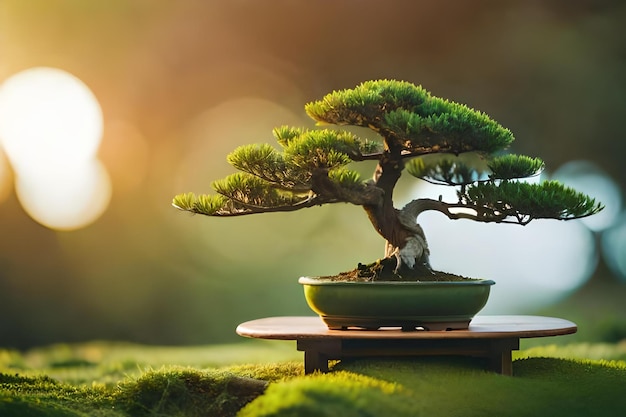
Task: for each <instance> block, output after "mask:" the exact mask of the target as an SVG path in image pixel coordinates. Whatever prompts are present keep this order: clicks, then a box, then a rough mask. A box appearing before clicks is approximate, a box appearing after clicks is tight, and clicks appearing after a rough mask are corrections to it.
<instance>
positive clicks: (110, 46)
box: [0, 0, 626, 349]
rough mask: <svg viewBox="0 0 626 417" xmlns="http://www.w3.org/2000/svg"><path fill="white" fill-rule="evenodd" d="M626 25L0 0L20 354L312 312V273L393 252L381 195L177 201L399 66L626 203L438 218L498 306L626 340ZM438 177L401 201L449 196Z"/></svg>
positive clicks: (226, 331)
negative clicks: (224, 214)
mask: <svg viewBox="0 0 626 417" xmlns="http://www.w3.org/2000/svg"><path fill="white" fill-rule="evenodd" d="M625 21H626V4H624V3H623V2H622V1H619V0H599V1H592V0H570V1H565V0H561V1H532V0H531V1H528V0H526V1H512V2H500V1H488V0H474V1H471V2H466V1H439V2H429V1H389V2H380V1H371V0H361V1H347V0H346V1H316V2H311V1H309V2H306V1H286V0H284V1H278V0H277V1H271V2H269V1H266V2H261V1H252V0H231V1H226V0H224V1H210V0H206V1H202V0H180V1H165V0H163V1H161V0H132V1H128V0H107V1H97V0H93V1H84V0H29V1H23V0H0V347H13V348H19V349H26V348H29V347H33V346H38V345H45V344H51V343H57V342H78V341H86V340H95V339H98V340H126V341H131V342H138V343H148V344H161V345H179V344H205V343H221V342H230V341H235V340H239V339H238V336H237V335H236V334H235V332H234V329H235V327H236V326H237V324H239V323H240V322H242V321H245V320H251V319H255V318H260V317H264V316H268V315H306V314H312V313H311V312H310V311H309V310H308V308H307V306H306V304H305V302H304V299H303V296H302V289H301V288H300V287H299V285H298V284H297V278H298V277H299V276H302V275H330V274H333V273H336V272H340V271H346V270H349V269H352V268H354V267H355V266H356V264H357V263H358V262H370V261H373V260H375V259H377V258H379V257H381V256H382V254H383V241H382V240H381V238H380V237H378V235H377V234H376V233H375V232H374V230H373V228H372V227H371V225H370V224H369V223H368V221H367V218H366V216H365V215H363V214H362V212H361V209H360V208H358V207H353V206H347V205H337V206H324V207H318V208H312V209H308V210H304V211H301V212H295V213H281V214H266V215H259V216H250V217H241V218H222V219H220V218H205V217H200V216H195V217H194V216H191V215H187V214H186V213H182V212H178V211H177V210H175V209H174V208H172V207H171V205H170V203H171V199H172V197H173V196H174V195H175V194H178V193H182V192H187V191H193V192H196V193H206V192H211V188H210V183H211V182H212V181H213V180H215V179H218V178H221V177H224V176H225V175H228V174H230V173H232V172H233V171H234V169H233V168H231V167H230V166H229V165H228V164H227V163H226V155H227V154H228V153H229V152H230V151H232V150H233V149H234V148H235V147H237V146H239V145H242V144H247V143H264V142H267V143H273V138H272V134H271V129H272V128H273V127H275V126H280V125H283V124H289V125H297V126H306V127H312V126H313V123H312V122H311V121H310V120H308V118H307V116H306V114H305V113H304V110H303V106H304V104H305V103H307V102H308V101H312V100H316V99H319V98H321V97H322V96H323V95H324V94H326V93H328V92H330V91H332V90H334V89H342V88H351V87H354V86H356V85H357V84H358V83H360V82H361V81H365V80H369V79H377V78H394V79H400V80H406V81H410V82H413V83H416V84H421V85H423V86H424V87H425V88H426V89H428V90H430V91H431V92H432V93H433V94H434V95H437V96H442V97H445V98H449V99H451V100H454V101H458V102H462V103H465V104H468V105H469V106H470V107H474V108H476V109H479V110H482V111H484V112H486V113H487V114H489V115H491V116H492V117H493V118H494V119H496V120H498V121H499V122H500V123H501V124H503V125H504V126H506V127H508V128H509V129H511V130H512V131H513V133H514V134H515V136H516V138H517V140H516V142H515V143H514V146H513V148H512V151H514V152H517V153H523V154H527V155H531V156H539V157H541V158H543V159H544V160H545V162H546V164H547V167H548V168H547V170H546V172H545V173H544V174H543V177H542V178H543V179H546V178H556V179H559V180H561V181H563V182H565V183H566V184H568V185H571V186H573V187H575V188H577V189H578V190H579V191H583V192H586V193H588V194H591V195H592V196H594V197H596V198H598V199H599V200H601V201H602V202H603V203H604V204H606V206H607V207H606V209H605V210H604V212H603V213H602V214H600V215H598V216H595V217H592V218H589V219H586V220H584V221H572V222H557V221H546V220H544V221H536V222H533V223H531V224H530V225H528V226H526V227H520V226H514V225H484V224H482V225H481V224H473V223H471V222H469V221H458V222H451V221H449V220H446V219H442V218H441V216H437V214H433V215H430V214H427V215H424V217H423V219H422V224H423V226H424V228H425V230H426V233H427V236H428V238H429V241H430V244H431V251H432V252H433V257H432V260H433V266H434V267H435V268H437V269H440V270H447V271H450V272H456V273H461V274H463V275H467V276H475V277H484V278H489V279H493V280H495V281H496V282H497V284H496V286H495V287H494V288H493V290H492V296H491V299H490V301H489V304H488V305H487V307H486V309H485V310H484V311H485V313H490V314H558V315H560V316H563V317H565V318H568V319H570V320H580V321H582V322H584V323H590V324H592V325H591V326H586V327H585V326H581V329H580V332H579V334H581V335H582V337H588V338H599V339H602V340H613V341H614V340H620V339H621V338H626V308H625V307H623V305H624V302H625V301H626V214H625V213H624V211H623V206H622V203H623V198H624V195H623V194H624V187H625V186H626V171H625V170H624V161H625V157H626V140H625V139H626V138H625V137H624V135H625V133H624V129H623V121H624V117H625V115H624V113H625V111H626V77H625V76H624V74H626V36H625V32H624V22H625ZM356 132H358V133H360V134H363V135H364V136H366V137H373V136H372V134H371V133H370V132H368V131H358V130H357V131H356ZM362 168H363V170H364V171H363V172H364V173H365V175H369V172H371V169H372V166H364V167H362ZM417 182H419V181H418V180H415V179H409V178H403V182H402V183H401V184H400V187H399V201H398V203H399V204H401V203H402V202H403V201H408V200H409V199H410V198H411V197H412V196H413V197H415V196H416V195H427V194H429V193H430V194H432V195H434V196H436V195H438V194H444V195H449V194H446V193H449V192H450V190H439V189H433V188H432V186H428V185H426V184H418V183H417ZM452 193H453V192H452ZM453 196H454V194H452V197H453ZM579 324H582V323H579Z"/></svg>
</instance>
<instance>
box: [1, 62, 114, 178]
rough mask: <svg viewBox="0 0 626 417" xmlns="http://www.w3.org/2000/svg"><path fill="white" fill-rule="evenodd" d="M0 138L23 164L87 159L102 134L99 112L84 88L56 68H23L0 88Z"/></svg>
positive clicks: (11, 155)
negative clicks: (23, 69)
mask: <svg viewBox="0 0 626 417" xmlns="http://www.w3.org/2000/svg"><path fill="white" fill-rule="evenodd" d="M0 138H1V140H2V143H3V145H4V149H5V152H6V153H7V155H8V157H9V160H10V161H11V163H12V164H13V165H14V166H15V167H16V169H18V170H19V169H20V165H22V164H29V165H30V164H39V163H51V162H60V161H63V162H64V161H73V160H83V161H84V160H86V159H88V158H92V157H93V156H95V154H96V152H97V150H98V146H99V145H100V139H101V138H102V111H101V110H100V105H99V104H98V100H97V99H96V97H95V96H94V95H93V93H92V92H91V91H90V90H89V88H88V87H87V86H86V85H85V84H84V83H83V82H82V81H80V80H79V79H78V78H76V77H74V76H73V75H71V74H69V73H67V72H65V71H62V70H59V69H55V68H32V69H29V70H26V71H22V72H20V73H18V74H16V75H14V76H12V77H11V78H9V79H8V80H6V81H5V82H4V84H2V86H1V87H0Z"/></svg>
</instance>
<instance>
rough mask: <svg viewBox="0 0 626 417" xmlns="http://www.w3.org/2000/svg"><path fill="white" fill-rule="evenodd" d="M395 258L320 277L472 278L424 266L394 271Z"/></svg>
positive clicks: (464, 279)
mask: <svg viewBox="0 0 626 417" xmlns="http://www.w3.org/2000/svg"><path fill="white" fill-rule="evenodd" d="M396 265H397V263H396V258H395V257H394V258H384V259H379V260H377V261H376V262H372V263H371V264H367V265H364V264H359V265H358V266H357V267H356V268H355V269H353V270H351V271H347V272H341V273H339V274H337V275H332V276H326V277H320V278H322V279H328V280H332V281H467V280H474V279H473V278H466V277H463V276H461V275H455V274H450V273H448V272H441V271H432V270H430V269H428V268H426V267H424V266H416V267H415V269H412V268H409V267H407V266H406V265H402V266H401V267H400V270H399V271H398V272H397V273H396V272H395V268H396Z"/></svg>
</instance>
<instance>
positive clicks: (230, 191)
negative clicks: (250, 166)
mask: <svg viewBox="0 0 626 417" xmlns="http://www.w3.org/2000/svg"><path fill="white" fill-rule="evenodd" d="M213 188H215V191H217V192H218V193H219V194H221V195H223V196H224V197H226V198H227V199H228V200H229V202H232V204H233V205H234V206H235V207H241V206H244V207H245V206H255V207H276V206H287V205H291V204H295V203H297V202H298V201H300V200H302V198H301V197H297V196H295V195H294V194H291V193H286V192H281V191H280V190H279V189H277V188H276V187H274V186H272V184H271V183H268V182H267V181H264V180H263V179H261V178H258V177H256V176H254V175H250V174H247V173H245V172H237V173H235V174H232V175H229V176H228V177H226V178H224V179H222V180H218V181H215V182H213Z"/></svg>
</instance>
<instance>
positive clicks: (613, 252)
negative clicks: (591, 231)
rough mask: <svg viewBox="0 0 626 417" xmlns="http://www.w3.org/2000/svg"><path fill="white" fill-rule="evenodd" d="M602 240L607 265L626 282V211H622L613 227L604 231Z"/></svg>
mask: <svg viewBox="0 0 626 417" xmlns="http://www.w3.org/2000/svg"><path fill="white" fill-rule="evenodd" d="M601 242H602V254H603V255H604V259H605V261H606V263H607V265H608V266H609V268H611V270H612V271H613V273H614V274H615V275H616V276H617V277H619V278H620V279H621V280H622V281H624V282H626V212H622V214H621V216H620V217H619V219H618V220H617V221H616V222H615V224H614V226H613V227H611V228H610V229H608V230H605V231H604V232H602V240H601Z"/></svg>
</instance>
